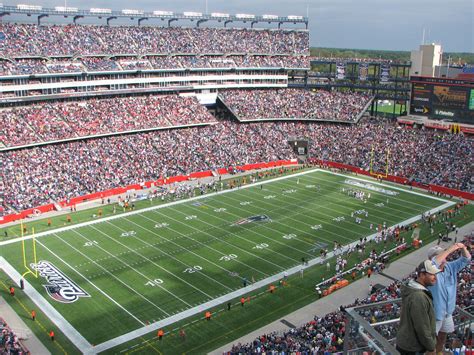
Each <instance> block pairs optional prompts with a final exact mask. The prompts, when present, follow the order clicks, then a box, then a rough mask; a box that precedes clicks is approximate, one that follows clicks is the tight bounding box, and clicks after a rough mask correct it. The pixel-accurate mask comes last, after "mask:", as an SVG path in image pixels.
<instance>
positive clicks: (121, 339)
mask: <svg viewBox="0 0 474 355" xmlns="http://www.w3.org/2000/svg"><path fill="white" fill-rule="evenodd" d="M453 204H454V202H449V201H447V202H446V203H445V204H443V205H441V206H438V207H435V208H433V209H431V210H430V212H431V213H435V212H438V211H441V210H443V209H445V208H448V207H450V206H452V205H453ZM420 217H421V215H417V216H414V217H412V218H409V219H407V220H405V221H402V222H400V223H399V225H400V226H407V225H411V224H412V223H413V222H416V221H417V220H419V219H420ZM391 227H394V226H391ZM391 227H390V228H391ZM375 236H376V233H374V234H371V235H370V236H368V237H367V239H368V240H372V239H374V238H375ZM358 242H359V241H358V240H357V241H354V242H352V243H350V244H348V245H346V246H345V247H347V246H351V245H354V246H355V245H356V243H358ZM333 256H334V252H332V251H330V252H329V253H328V256H327V258H325V259H324V260H328V259H329V258H331V257H333ZM321 260H322V259H321V257H316V258H314V259H311V260H309V261H308V264H309V265H308V266H309V267H311V266H314V265H316V264H319V263H320V262H321ZM300 269H301V266H300V265H298V266H295V267H292V268H290V269H288V270H286V271H285V272H286V273H287V274H288V275H293V274H296V273H297V272H299V271H300ZM285 272H280V273H278V274H276V275H273V276H270V277H268V278H266V279H263V280H260V281H257V282H256V283H254V284H251V285H249V286H247V287H244V288H241V289H238V290H236V291H233V292H231V293H229V294H226V295H224V296H221V297H219V298H216V299H214V300H212V301H209V302H206V303H203V304H201V305H198V306H196V307H193V308H192V309H188V310H186V311H183V312H181V313H178V314H175V315H173V316H171V317H169V318H166V319H162V320H160V321H158V322H155V323H152V324H150V325H147V326H145V327H142V328H139V329H136V330H134V331H131V332H129V333H127V334H123V335H120V336H118V337H116V338H114V339H110V340H108V341H106V342H104V343H101V344H98V345H96V346H95V348H94V350H96V351H97V352H102V351H106V350H108V349H112V348H114V347H116V346H118V345H121V344H123V343H126V342H128V341H130V340H133V339H136V338H138V337H140V336H143V335H146V334H148V333H150V332H152V331H156V330H158V329H160V328H163V327H165V326H168V325H170V324H173V323H175V322H177V321H179V320H183V319H185V318H188V317H190V316H193V315H196V314H199V313H202V312H203V311H205V310H207V309H209V308H212V307H215V306H217V305H220V304H223V303H225V302H227V301H229V300H232V299H235V298H238V297H240V296H242V295H245V294H248V293H249V292H251V291H254V290H257V289H259V288H261V287H264V286H266V285H268V284H271V283H273V282H276V281H278V280H280V279H281V278H282V277H283V275H284V274H285Z"/></svg>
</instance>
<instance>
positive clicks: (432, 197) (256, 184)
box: [0, 168, 449, 246]
mask: <svg viewBox="0 0 474 355" xmlns="http://www.w3.org/2000/svg"><path fill="white" fill-rule="evenodd" d="M318 171H321V172H324V173H327V174H333V175H339V176H343V177H350V178H351V179H353V180H360V181H364V182H370V183H371V184H375V185H381V186H386V187H387V185H383V184H380V183H377V182H373V181H372V180H369V179H361V178H357V177H352V176H348V175H343V174H339V173H334V172H329V171H325V170H324V169H320V168H316V169H311V170H307V171H302V172H300V173H296V174H292V175H286V176H280V177H277V178H274V179H270V180H266V181H259V182H256V183H254V184H249V185H245V186H242V187H240V190H245V189H248V188H253V187H255V186H260V185H266V184H270V183H273V182H275V181H280V180H286V179H289V178H294V177H298V176H304V175H307V174H313V173H316V172H318ZM388 186H389V187H390V188H391V189H395V190H400V191H405V192H407V193H411V194H415V195H419V196H424V197H426V198H429V199H432V200H438V201H442V202H449V201H448V200H445V199H442V198H439V197H435V196H430V195H424V194H422V193H419V192H416V191H407V190H405V189H402V188H398V187H396V186H391V185H388ZM234 191H235V190H231V189H228V190H222V191H217V192H213V193H208V194H206V195H201V196H195V197H191V198H188V199H183V200H178V201H172V202H168V203H165V204H162V205H158V206H152V207H147V208H143V209H139V210H136V211H130V212H125V213H120V214H117V215H113V216H108V217H103V218H100V219H95V220H92V221H87V222H82V223H78V224H74V225H70V226H66V227H61V228H56V229H54V230H50V231H44V232H40V233H36V234H35V238H41V237H44V236H47V235H50V234H53V233H60V232H65V231H68V230H71V229H75V228H81V227H85V226H90V225H92V224H97V223H103V222H104V221H112V220H115V219H119V218H122V217H123V216H131V215H135V214H142V213H146V212H148V211H154V210H158V209H161V208H166V207H169V206H175V205H179V204H182V203H187V202H190V201H196V200H200V199H205V198H209V197H212V196H217V195H223V194H227V193H232V192H234ZM31 238H33V236H32V235H27V236H23V237H18V238H13V239H9V240H4V241H1V242H0V246H1V245H7V244H12V243H17V242H20V241H22V240H29V239H31Z"/></svg>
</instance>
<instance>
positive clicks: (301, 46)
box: [0, 23, 309, 58]
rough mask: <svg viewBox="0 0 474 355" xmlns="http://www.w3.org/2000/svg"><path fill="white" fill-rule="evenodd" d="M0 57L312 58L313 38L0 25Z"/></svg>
mask: <svg viewBox="0 0 474 355" xmlns="http://www.w3.org/2000/svg"><path fill="white" fill-rule="evenodd" d="M0 32H2V33H3V34H4V35H5V38H6V40H4V41H2V42H1V43H0V52H1V53H3V54H4V55H6V56H9V57H12V58H15V57H19V56H65V55H66V56H67V55H77V54H82V55H97V54H106V55H112V54H122V55H123V54H127V55H130V54H133V55H136V54H138V53H140V54H150V53H153V54H159V53H160V54H172V53H187V54H188V53H189V54H201V53H202V54H204V53H265V54H299V55H301V54H308V53H309V32H308V31H301V30H251V29H222V28H220V29H219V28H180V27H146V26H140V27H136V26H117V27H109V26H88V25H83V26H76V25H67V26H60V25H49V26H37V25H32V24H12V23H2V24H0Z"/></svg>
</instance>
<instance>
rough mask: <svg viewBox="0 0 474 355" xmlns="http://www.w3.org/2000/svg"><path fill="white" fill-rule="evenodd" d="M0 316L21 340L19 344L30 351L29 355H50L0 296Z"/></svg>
mask: <svg viewBox="0 0 474 355" xmlns="http://www.w3.org/2000/svg"><path fill="white" fill-rule="evenodd" d="M0 316H1V317H2V318H3V320H4V321H5V322H7V325H8V327H9V328H10V329H11V330H13V332H14V333H15V334H16V335H17V336H18V337H19V338H20V339H22V340H21V343H22V344H23V345H24V346H25V347H26V348H27V349H28V350H29V351H30V353H31V355H49V354H51V353H50V352H49V350H48V349H46V347H45V346H44V345H43V343H42V342H41V341H39V339H38V338H37V337H36V335H35V334H34V333H33V332H32V331H31V329H30V328H29V327H28V326H27V325H26V323H25V322H24V321H23V319H21V317H20V316H19V315H18V314H17V313H16V312H15V311H14V310H13V308H11V307H10V305H9V304H8V303H7V302H6V301H5V299H4V298H3V297H2V296H0Z"/></svg>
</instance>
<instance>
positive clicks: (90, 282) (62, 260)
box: [36, 233, 145, 325]
mask: <svg viewBox="0 0 474 355" xmlns="http://www.w3.org/2000/svg"><path fill="white" fill-rule="evenodd" d="M53 236H55V237H56V238H58V239H60V240H62V239H61V238H60V237H59V236H58V235H57V234H56V233H53ZM36 243H38V244H39V245H41V246H42V247H43V248H45V249H46V250H47V251H48V252H50V253H51V254H52V255H54V256H55V257H56V258H57V259H58V260H61V262H63V263H64V264H65V265H67V266H68V267H69V268H70V269H71V270H73V271H74V272H75V273H76V274H78V275H79V276H80V277H82V278H83V279H84V280H86V281H87V282H88V283H89V284H90V285H91V286H92V287H94V288H95V289H96V290H97V291H99V292H100V293H101V294H103V295H104V296H105V297H106V298H108V299H109V300H110V301H112V302H113V303H114V304H115V305H116V306H118V307H119V308H121V309H122V310H123V311H125V312H126V313H127V314H128V315H129V316H131V317H132V318H133V319H135V320H136V321H137V322H138V323H140V324H141V325H145V323H143V322H142V321H141V320H140V319H138V318H137V317H135V316H134V315H133V314H132V313H131V312H129V311H128V310H127V309H126V308H125V307H123V306H122V305H121V304H120V303H118V302H117V301H115V300H114V299H113V298H112V297H111V296H109V295H108V294H107V293H105V292H104V291H102V290H101V289H100V288H99V287H98V286H97V285H95V284H94V283H93V282H92V281H90V280H89V279H88V278H87V277H86V276H84V275H83V274H81V273H80V272H79V271H78V270H76V269H75V268H73V267H72V266H71V265H70V264H69V263H68V262H66V261H65V260H64V259H63V258H61V257H60V256H59V255H58V254H56V253H55V252H53V251H52V250H51V249H49V248H48V247H47V246H46V245H44V244H43V243H42V242H41V241H39V240H37V241H36ZM66 244H68V245H69V246H70V247H72V246H71V245H70V244H69V243H66ZM72 248H73V249H75V248H74V247H72Z"/></svg>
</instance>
